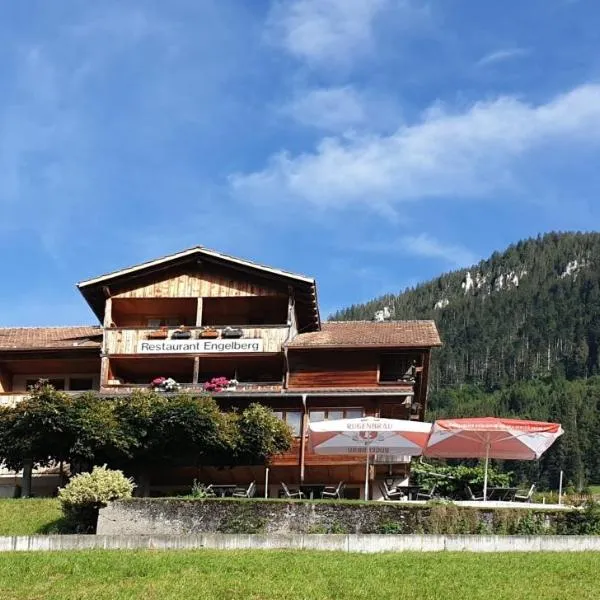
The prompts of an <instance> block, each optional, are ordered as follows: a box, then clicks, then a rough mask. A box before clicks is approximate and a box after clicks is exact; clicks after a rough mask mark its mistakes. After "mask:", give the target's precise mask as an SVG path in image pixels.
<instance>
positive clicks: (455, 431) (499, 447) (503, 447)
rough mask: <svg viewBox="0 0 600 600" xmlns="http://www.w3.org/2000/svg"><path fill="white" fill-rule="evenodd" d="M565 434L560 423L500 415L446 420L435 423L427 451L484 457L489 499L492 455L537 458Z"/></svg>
mask: <svg viewBox="0 0 600 600" xmlns="http://www.w3.org/2000/svg"><path fill="white" fill-rule="evenodd" d="M562 434H563V429H562V427H561V426H560V424H558V423H544V422H541V421H523V420H521V419H499V418H496V417H480V418H472V419H442V420H439V421H436V422H435V423H434V424H433V428H432V430H431V436H430V437H429V441H428V443H427V447H426V448H425V452H424V454H425V456H429V457H432V458H484V459H485V476H484V482H483V497H484V499H485V498H487V474H488V462H489V459H490V458H499V459H506V460H510V459H512V460H536V459H538V458H539V457H540V456H541V455H542V454H543V453H544V452H545V451H546V450H548V448H549V447H550V446H551V445H552V444H553V443H554V442H555V441H556V439H557V438H558V437H559V436H561V435H562Z"/></svg>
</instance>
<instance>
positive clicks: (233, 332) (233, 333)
mask: <svg viewBox="0 0 600 600" xmlns="http://www.w3.org/2000/svg"><path fill="white" fill-rule="evenodd" d="M243 336H244V332H243V331H242V330H241V329H234V328H232V327H226V328H225V329H223V333H222V334H221V337H224V338H241V337H243Z"/></svg>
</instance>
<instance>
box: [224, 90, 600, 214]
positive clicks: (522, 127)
mask: <svg viewBox="0 0 600 600" xmlns="http://www.w3.org/2000/svg"><path fill="white" fill-rule="evenodd" d="M598 142H600V85H592V84H590V85H583V86H580V87H577V88H575V89H573V90H572V91H570V92H568V93H566V94H563V95H560V96H557V97H556V98H554V99H552V100H551V101H549V102H547V103H545V104H539V105H532V104H528V103H526V102H523V101H520V100H518V99H516V98H512V97H500V98H498V99H496V100H493V101H488V102H479V103H476V104H474V105H473V106H470V107H468V108H467V109H465V110H463V111H462V112H451V111H450V110H448V109H446V108H444V107H442V106H439V105H438V106H436V107H435V108H432V109H430V110H428V111H426V112H425V113H424V115H423V117H422V119H421V120H420V121H418V122H416V123H414V124H412V125H403V126H401V127H400V128H398V129H397V130H396V131H395V132H394V133H393V134H392V135H353V136H338V137H328V138H324V139H322V140H321V141H320V143H319V144H318V146H317V148H316V150H315V151H314V152H311V153H302V154H298V155H295V156H294V155H291V154H289V153H287V152H282V153H279V154H276V155H274V156H272V157H271V159H270V160H269V163H268V165H267V166H266V167H265V168H264V169H263V170H260V171H256V172H253V173H248V174H239V173H238V174H234V175H232V176H231V177H230V184H231V186H232V189H233V191H234V192H235V193H237V194H240V195H241V196H242V197H244V198H249V199H254V200H257V201H262V202H273V203H275V202H276V203H278V204H280V203H281V201H282V200H296V201H300V202H308V203H310V204H312V205H314V206H317V207H321V208H342V207H347V206H350V205H360V206H364V207H370V208H375V209H379V210H386V211H388V212H389V211H390V209H392V208H393V207H394V206H395V205H397V204H400V203H403V202H408V201H416V200H421V199H424V198H432V197H437V198H443V197H452V196H459V197H465V198H468V197H482V196H485V195H487V194H490V193H491V192H494V191H498V190H501V189H506V188H507V187H509V186H512V185H513V184H514V177H515V167H516V166H518V165H519V163H520V162H521V160H520V159H521V158H522V157H524V156H525V155H526V154H527V153H528V152H531V151H535V150H537V149H548V148H556V150H557V151H565V150H564V146H565V145H566V144H573V145H576V144H580V145H581V146H583V145H584V144H586V143H592V144H598Z"/></svg>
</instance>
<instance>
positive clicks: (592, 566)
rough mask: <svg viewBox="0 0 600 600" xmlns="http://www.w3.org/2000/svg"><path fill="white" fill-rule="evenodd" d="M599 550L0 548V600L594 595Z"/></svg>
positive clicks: (529, 599)
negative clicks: (381, 551)
mask: <svg viewBox="0 0 600 600" xmlns="http://www.w3.org/2000/svg"><path fill="white" fill-rule="evenodd" d="M599 569H600V554H593V553H573V554H554V553H546V554H535V553H531V554H471V553H452V554H451V553H438V554H421V553H406V554H378V555H366V554H362V555H361V554H345V553H334V552H331V553H330V552H327V553H318V552H298V551H240V552H233V551H221V552H219V551H215V550H198V551H124V550H123V551H104V550H97V551H87V552H56V553H42V552H40V553H12V554H3V555H0V598H2V600H14V599H32V600H33V599H36V600H38V599H39V600H42V599H43V600H53V599H57V600H58V599H60V600H88V599H89V600H92V599H93V600H104V599H106V600H113V599H119V600H120V599H127V598H131V599H134V598H135V599H137V598H143V599H144V600H164V599H170V598H172V599H177V600H186V599H194V600H196V599H198V598H202V599H212V598H216V599H225V598H236V599H238V598H241V599H243V600H250V599H259V598H260V599H282V600H284V599H285V600H297V599H313V598H314V599H316V598H319V599H331V600H344V599H350V598H351V599H353V600H354V599H361V598H365V599H367V598H368V599H369V600H373V599H376V600H384V599H387V598H389V599H394V600H401V599H404V598H406V599H409V600H425V599H427V600H443V599H446V598H449V599H452V600H458V599H461V598H466V599H468V600H490V599H492V598H493V599H494V600H503V599H509V598H510V599H511V600H515V599H518V600H545V599H556V600H558V599H560V600H563V599H564V598H572V599H577V600H585V599H587V598H590V599H591V598H594V599H595V598H598V580H597V573H598V570H599Z"/></svg>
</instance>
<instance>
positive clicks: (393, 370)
mask: <svg viewBox="0 0 600 600" xmlns="http://www.w3.org/2000/svg"><path fill="white" fill-rule="evenodd" d="M416 362H417V361H416V360H414V359H413V357H411V356H408V355H406V354H383V355H382V356H381V360H380V363H379V381H380V382H381V383H395V382H398V381H405V382H409V383H412V382H414V381H415V375H416Z"/></svg>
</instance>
